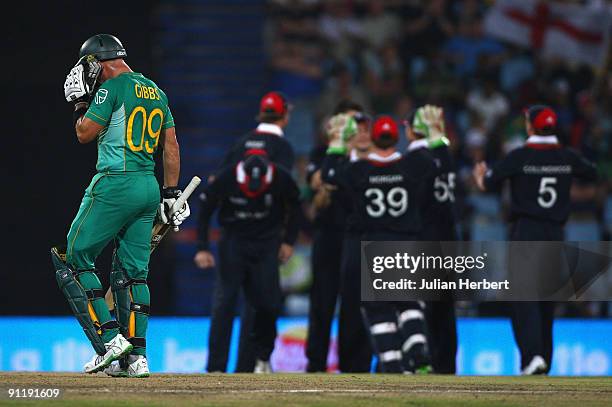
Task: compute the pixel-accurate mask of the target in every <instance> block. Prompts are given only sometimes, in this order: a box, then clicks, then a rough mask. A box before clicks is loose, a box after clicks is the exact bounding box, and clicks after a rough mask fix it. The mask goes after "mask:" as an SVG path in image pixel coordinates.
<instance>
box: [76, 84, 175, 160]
mask: <svg viewBox="0 0 612 407" xmlns="http://www.w3.org/2000/svg"><path fill="white" fill-rule="evenodd" d="M85 117H87V118H89V119H91V120H93V121H94V122H96V123H98V124H100V125H102V126H104V129H103V130H102V131H101V132H100V134H99V135H98V163H97V164H96V170H98V172H126V171H145V172H148V171H151V172H152V171H153V169H154V166H155V162H154V160H153V154H154V153H155V151H156V150H157V145H158V143H159V136H160V134H161V131H162V130H165V129H168V128H171V127H174V119H173V118H172V113H170V108H169V107H168V98H167V97H166V94H165V93H164V92H163V91H162V90H161V89H160V88H158V87H157V85H156V84H155V83H154V82H153V81H151V80H150V79H147V78H145V77H144V76H143V75H142V74H140V73H136V72H126V73H122V74H121V75H119V76H117V77H115V78H113V79H109V80H107V81H105V82H104V83H103V84H102V85H101V86H100V88H99V89H98V91H97V92H96V95H95V96H94V98H93V100H92V102H91V105H90V106H89V110H87V113H86V114H85Z"/></svg>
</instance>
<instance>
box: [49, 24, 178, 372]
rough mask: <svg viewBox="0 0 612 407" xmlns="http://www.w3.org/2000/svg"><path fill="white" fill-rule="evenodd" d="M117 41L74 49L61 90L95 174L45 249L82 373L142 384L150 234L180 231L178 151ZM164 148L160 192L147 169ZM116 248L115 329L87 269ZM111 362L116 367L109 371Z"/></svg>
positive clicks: (158, 98)
mask: <svg viewBox="0 0 612 407" xmlns="http://www.w3.org/2000/svg"><path fill="white" fill-rule="evenodd" d="M126 56H127V54H126V51H125V49H124V47H123V45H122V44H121V42H120V41H119V40H118V39H117V38H116V37H114V36H112V35H108V34H98V35H95V36H93V37H91V38H89V39H88V40H87V41H85V43H84V44H83V46H82V47H81V50H80V55H79V57H80V59H79V62H78V63H77V65H76V66H75V67H73V68H72V70H71V71H70V73H69V74H68V76H67V78H66V82H65V84H64V93H65V96H66V100H68V101H69V102H73V103H74V115H73V119H74V125H75V130H76V134H77V138H78V140H79V142H80V143H89V142H92V141H94V140H95V141H97V144H98V162H97V164H96V170H97V174H96V175H95V176H94V177H93V179H92V181H91V183H90V184H89V186H88V187H87V189H86V190H85V196H84V197H83V200H82V202H81V206H80V208H79V210H78V213H77V215H76V217H75V218H74V221H73V222H72V225H71V226H70V230H69V232H68V239H67V247H66V251H65V253H62V252H61V251H60V250H58V249H56V248H54V249H52V258H53V261H54V264H55V267H56V277H57V281H58V284H59V286H60V288H61V290H62V292H63V293H64V295H65V296H66V298H67V299H68V302H69V303H70V306H71V309H72V311H73V312H74V314H75V316H76V317H77V319H78V321H79V323H80V324H81V326H82V327H83V330H84V331H85V334H86V335H87V337H88V338H89V340H90V341H91V343H92V345H93V347H94V349H95V350H96V353H97V355H95V356H94V357H93V359H92V360H91V361H90V362H88V363H87V364H86V365H85V367H84V370H85V371H86V372H87V373H95V372H98V371H101V370H104V371H105V372H106V373H108V374H109V375H112V376H131V377H146V376H148V375H149V369H148V365H147V361H146V339H145V337H146V330H147V320H148V315H149V303H150V300H149V289H148V286H147V274H148V265H149V256H150V249H151V245H150V244H151V230H152V227H153V222H154V220H155V217H156V213H157V215H158V216H159V218H160V219H161V220H162V221H163V222H165V223H171V224H172V225H173V226H178V225H180V224H181V223H182V222H183V220H184V219H185V218H186V217H187V216H189V213H190V211H189V206H188V205H187V204H185V206H183V207H182V208H181V209H180V210H179V211H176V212H173V213H170V208H172V204H173V203H174V201H176V199H177V198H178V197H179V196H180V194H181V191H180V190H179V189H178V187H177V183H178V179H179V169H180V156H179V146H178V142H177V140H176V134H175V129H174V119H173V118H172V113H171V112H170V109H169V107H168V98H167V97H166V95H165V94H164V92H163V91H162V90H161V89H159V88H158V87H157V85H156V84H155V83H154V82H153V81H151V80H150V79H148V78H146V77H144V76H143V75H142V74H140V73H136V72H133V71H132V70H131V69H130V67H129V66H128V65H127V64H126V62H125V60H124V58H125V57H126ZM160 145H161V147H162V148H163V166H164V187H163V193H162V195H163V200H162V201H161V203H160V200H161V199H160V191H159V185H158V183H157V180H156V178H155V176H154V173H153V170H154V166H155V162H154V154H155V152H156V150H157V148H158V147H159V146H160ZM111 240H114V242H115V256H114V259H113V266H112V271H111V289H112V292H113V297H114V302H115V313H116V320H114V319H113V318H112V317H111V314H110V311H109V309H108V306H107V305H106V303H105V301H104V291H103V290H102V285H101V283H100V280H99V279H98V276H97V275H96V268H95V260H96V257H97V256H98V255H99V254H100V253H101V251H102V250H103V249H104V247H105V246H106V245H107V244H108V243H109V242H110V241H111ZM114 361H118V363H113V362H114Z"/></svg>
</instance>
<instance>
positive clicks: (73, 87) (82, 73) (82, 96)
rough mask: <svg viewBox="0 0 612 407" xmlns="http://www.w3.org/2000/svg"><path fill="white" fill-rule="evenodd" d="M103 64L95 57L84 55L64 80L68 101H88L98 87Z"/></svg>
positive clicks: (65, 94) (65, 95)
mask: <svg viewBox="0 0 612 407" xmlns="http://www.w3.org/2000/svg"><path fill="white" fill-rule="evenodd" d="M101 72H102V65H100V63H99V62H98V61H97V60H96V59H95V58H93V57H89V56H88V57H83V58H81V59H80V60H79V62H77V64H76V65H75V66H74V67H73V68H72V69H71V70H70V72H69V73H68V75H67V76H66V81H65V82H64V97H65V98H66V100H67V101H68V102H82V101H88V100H89V98H90V97H91V95H92V94H93V93H94V91H95V89H96V84H97V82H98V77H99V76H100V73H101Z"/></svg>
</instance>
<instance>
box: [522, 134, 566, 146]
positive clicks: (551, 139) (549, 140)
mask: <svg viewBox="0 0 612 407" xmlns="http://www.w3.org/2000/svg"><path fill="white" fill-rule="evenodd" d="M527 143H530V144H559V139H558V138H557V136H538V135H537V134H534V135H532V136H529V137H527Z"/></svg>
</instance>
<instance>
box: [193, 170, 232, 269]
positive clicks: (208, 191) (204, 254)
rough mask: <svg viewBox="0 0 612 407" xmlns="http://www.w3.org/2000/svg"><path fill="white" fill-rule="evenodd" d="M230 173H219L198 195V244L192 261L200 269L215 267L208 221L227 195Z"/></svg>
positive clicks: (228, 171) (227, 171) (226, 171)
mask: <svg viewBox="0 0 612 407" xmlns="http://www.w3.org/2000/svg"><path fill="white" fill-rule="evenodd" d="M230 172H231V170H229V169H228V170H225V171H223V172H221V173H220V174H219V175H218V176H217V177H216V178H215V180H214V181H212V182H210V183H209V185H208V186H207V187H206V188H205V189H204V191H203V192H202V193H201V194H200V212H199V216H198V227H197V233H198V243H197V252H196V254H195V257H194V259H193V261H194V262H195V264H196V265H197V266H198V267H199V268H202V269H205V268H209V267H214V266H215V258H214V256H213V255H212V253H211V252H210V241H209V238H208V233H209V230H210V219H211V218H212V215H213V213H214V212H215V210H216V209H217V207H218V205H219V202H220V201H221V199H223V197H224V196H225V195H226V194H227V191H228V187H229V185H231V182H230V181H231V180H230V179H228V174H229V175H231V174H230Z"/></svg>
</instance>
